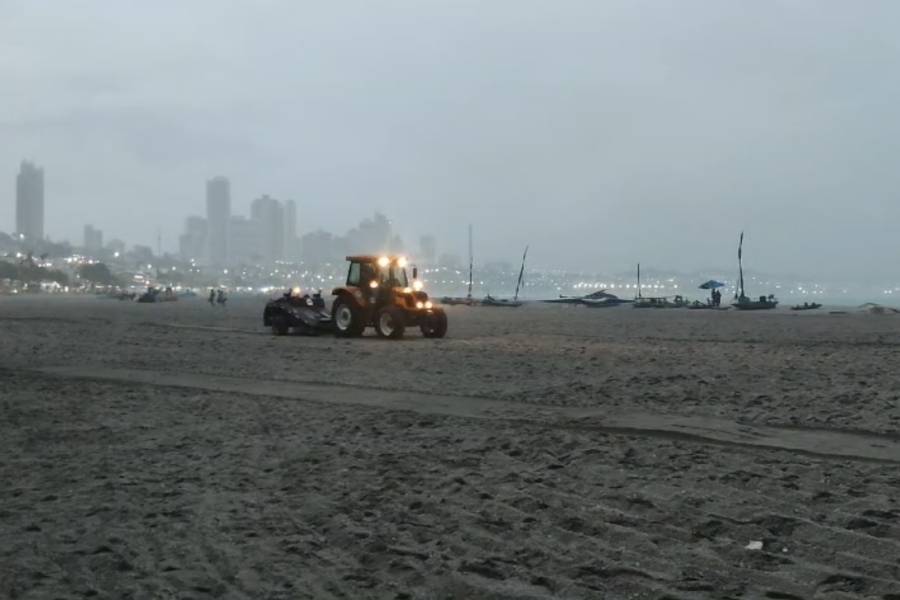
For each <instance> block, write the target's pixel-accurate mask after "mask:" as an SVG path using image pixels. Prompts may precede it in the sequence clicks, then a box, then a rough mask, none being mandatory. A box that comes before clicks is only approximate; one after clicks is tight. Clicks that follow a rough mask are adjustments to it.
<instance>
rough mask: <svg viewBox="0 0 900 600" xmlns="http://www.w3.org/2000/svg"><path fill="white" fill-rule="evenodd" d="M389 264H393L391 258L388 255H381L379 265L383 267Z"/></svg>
mask: <svg viewBox="0 0 900 600" xmlns="http://www.w3.org/2000/svg"><path fill="white" fill-rule="evenodd" d="M389 264H391V259H389V258H388V257H387V256H382V257H380V258H379V259H378V266H379V267H382V268H383V267H386V266H388V265H389Z"/></svg>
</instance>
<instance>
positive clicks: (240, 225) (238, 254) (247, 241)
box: [228, 215, 261, 265]
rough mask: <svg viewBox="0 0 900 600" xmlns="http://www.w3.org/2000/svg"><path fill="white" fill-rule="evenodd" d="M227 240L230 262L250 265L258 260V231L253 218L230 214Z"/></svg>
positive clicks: (259, 255) (259, 254)
mask: <svg viewBox="0 0 900 600" xmlns="http://www.w3.org/2000/svg"><path fill="white" fill-rule="evenodd" d="M228 230H229V235H230V238H229V240H228V244H229V246H228V247H229V249H230V250H229V252H230V256H231V264H233V265H252V264H256V263H258V262H259V261H260V258H261V253H260V232H259V226H258V223H257V222H256V221H255V220H251V219H248V218H247V217H243V216H237V215H235V216H232V217H231V222H230V223H229V228H228Z"/></svg>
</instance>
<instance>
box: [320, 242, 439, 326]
mask: <svg viewBox="0 0 900 600" xmlns="http://www.w3.org/2000/svg"><path fill="white" fill-rule="evenodd" d="M347 260H348V261H349V262H350V268H349V270H348V272H347V283H346V285H344V286H341V287H338V288H335V289H334V290H333V291H332V292H331V293H332V295H334V297H335V298H334V304H333V305H332V310H331V314H332V317H333V320H334V331H335V334H337V335H338V336H341V337H356V336H360V335H362V333H363V331H365V329H366V328H367V327H370V326H372V327H375V331H377V332H378V335H379V336H381V337H383V338H391V339H397V338H401V337H403V333H404V331H405V330H406V328H407V327H418V328H419V329H420V330H421V331H422V335H424V336H425V337H428V338H442V337H444V336H445V335H446V334H447V314H446V313H445V312H444V310H443V309H442V308H441V307H439V306H436V305H434V304H433V303H432V302H431V300H429V299H428V294H426V293H425V292H423V291H422V282H421V281H419V279H418V270H417V269H416V268H413V278H412V281H409V279H408V278H407V276H406V259H405V258H403V257H402V256H348V257H347Z"/></svg>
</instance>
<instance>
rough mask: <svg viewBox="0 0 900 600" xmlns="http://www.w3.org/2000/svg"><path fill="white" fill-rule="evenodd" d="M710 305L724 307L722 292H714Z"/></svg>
mask: <svg viewBox="0 0 900 600" xmlns="http://www.w3.org/2000/svg"><path fill="white" fill-rule="evenodd" d="M709 303H710V305H711V306H722V292H720V291H719V290H713V291H712V294H711V298H710V299H709Z"/></svg>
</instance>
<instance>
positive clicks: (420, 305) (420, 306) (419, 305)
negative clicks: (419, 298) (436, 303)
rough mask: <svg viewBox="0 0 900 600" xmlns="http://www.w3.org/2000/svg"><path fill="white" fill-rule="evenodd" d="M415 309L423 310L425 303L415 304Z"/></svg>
mask: <svg viewBox="0 0 900 600" xmlns="http://www.w3.org/2000/svg"><path fill="white" fill-rule="evenodd" d="M416 308H419V309H422V308H425V303H424V302H416Z"/></svg>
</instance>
